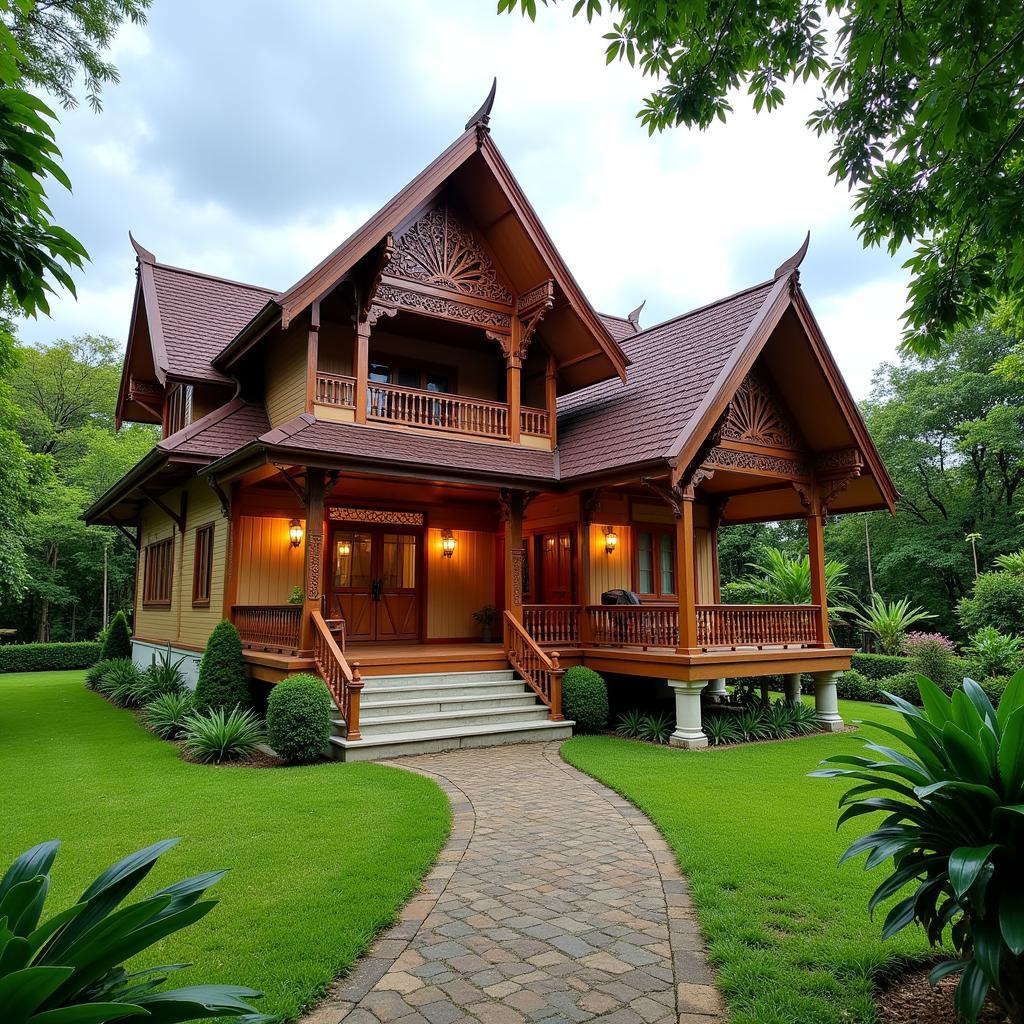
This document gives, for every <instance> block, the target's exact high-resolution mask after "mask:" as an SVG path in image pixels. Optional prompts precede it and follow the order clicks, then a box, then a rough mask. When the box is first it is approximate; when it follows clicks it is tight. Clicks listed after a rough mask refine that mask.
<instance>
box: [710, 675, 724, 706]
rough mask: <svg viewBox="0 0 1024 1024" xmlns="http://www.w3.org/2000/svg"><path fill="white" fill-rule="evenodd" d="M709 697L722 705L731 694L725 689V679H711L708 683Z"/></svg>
mask: <svg viewBox="0 0 1024 1024" xmlns="http://www.w3.org/2000/svg"><path fill="white" fill-rule="evenodd" d="M707 695H708V696H709V697H710V698H711V699H712V700H714V701H715V703H716V704H717V703H721V702H722V701H724V700H725V698H726V697H728V696H729V692H728V691H727V690H726V688H725V679H724V678H723V679H711V680H709V681H708V689H707Z"/></svg>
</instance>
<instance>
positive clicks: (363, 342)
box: [353, 320, 370, 423]
mask: <svg viewBox="0 0 1024 1024" xmlns="http://www.w3.org/2000/svg"><path fill="white" fill-rule="evenodd" d="M353 369H354V370H355V373H354V374H353V376H354V377H355V379H356V394H355V402H356V423H365V422H366V406H367V403H368V401H369V395H368V393H367V392H368V391H369V382H370V324H369V322H368V321H365V320H363V321H360V322H359V323H358V324H357V325H356V351H355V358H354V360H353Z"/></svg>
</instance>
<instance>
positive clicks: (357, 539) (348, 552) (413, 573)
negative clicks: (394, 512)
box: [328, 524, 420, 641]
mask: <svg viewBox="0 0 1024 1024" xmlns="http://www.w3.org/2000/svg"><path fill="white" fill-rule="evenodd" d="M419 553H420V534H419V531H417V530H408V529H403V528H401V527H396V526H376V525H373V526H371V525H363V524H359V525H354V524H353V525H348V524H338V525H337V526H334V527H333V528H332V530H331V543H330V558H331V565H330V575H329V577H328V578H329V580H330V615H331V616H340V617H341V618H343V619H344V620H345V635H346V637H347V639H348V640H350V641H360V640H366V641H375V640H416V639H418V638H419V594H418V591H417V579H418V576H419V570H420V566H419Z"/></svg>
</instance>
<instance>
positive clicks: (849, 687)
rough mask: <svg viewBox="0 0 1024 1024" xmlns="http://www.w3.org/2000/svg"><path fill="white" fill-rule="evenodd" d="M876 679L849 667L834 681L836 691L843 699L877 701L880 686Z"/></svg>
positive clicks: (880, 693) (879, 695) (880, 695)
mask: <svg viewBox="0 0 1024 1024" xmlns="http://www.w3.org/2000/svg"><path fill="white" fill-rule="evenodd" d="M884 685H885V684H884V683H882V684H880V683H879V682H878V680H877V679H868V677H867V676H866V675H864V673H863V672H858V671H857V669H855V668H851V669H849V670H848V671H846V672H844V673H843V674H842V675H841V676H840V677H839V679H838V680H837V681H836V693H837V694H838V695H839V696H840V697H841V698H842V699H843V700H869V701H877V700H881V699H882V687H883V686H884Z"/></svg>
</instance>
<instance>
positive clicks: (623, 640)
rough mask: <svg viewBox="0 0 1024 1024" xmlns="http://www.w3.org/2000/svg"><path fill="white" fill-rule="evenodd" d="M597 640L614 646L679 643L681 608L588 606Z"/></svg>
mask: <svg viewBox="0 0 1024 1024" xmlns="http://www.w3.org/2000/svg"><path fill="white" fill-rule="evenodd" d="M587 618H588V620H589V622H590V636H591V639H592V640H593V642H594V643H595V644H610V645H611V646H613V647H677V646H678V645H679V609H678V608H669V607H659V606H656V605H642V604H592V605H588V606H587Z"/></svg>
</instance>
